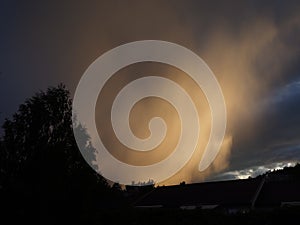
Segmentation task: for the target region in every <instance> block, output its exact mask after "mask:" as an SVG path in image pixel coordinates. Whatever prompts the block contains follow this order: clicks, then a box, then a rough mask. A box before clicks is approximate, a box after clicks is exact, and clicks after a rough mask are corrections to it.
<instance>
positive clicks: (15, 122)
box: [0, 84, 111, 224]
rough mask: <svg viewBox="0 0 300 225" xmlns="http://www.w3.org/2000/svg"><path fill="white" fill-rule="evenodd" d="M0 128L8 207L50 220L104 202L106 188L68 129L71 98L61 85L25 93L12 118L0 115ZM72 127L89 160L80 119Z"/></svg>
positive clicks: (1, 182) (0, 179)
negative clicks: (30, 94) (2, 118)
mask: <svg viewBox="0 0 300 225" xmlns="http://www.w3.org/2000/svg"><path fill="white" fill-rule="evenodd" d="M3 129H4V135H3V138H2V140H0V163H1V165H0V188H1V194H3V195H4V199H5V200H6V202H5V204H6V206H7V209H8V211H9V210H11V212H13V213H16V214H18V213H19V214H24V210H25V211H26V213H25V214H26V215H28V213H30V211H31V213H32V215H38V216H39V217H40V219H43V218H52V219H53V220H51V219H48V220H47V221H43V223H44V222H46V223H49V224H50V223H56V222H57V221H56V220H57V218H61V217H62V216H65V217H66V215H70V214H72V215H76V212H81V211H87V210H91V209H92V208H93V209H94V208H95V206H96V205H99V204H100V205H101V202H102V204H106V202H107V201H108V200H107V198H108V196H109V193H111V191H110V190H109V186H108V184H107V182H106V180H105V179H104V178H103V177H102V176H100V175H99V174H97V173H96V172H95V171H94V170H93V169H92V168H90V166H89V165H88V164H87V163H86V162H85V160H84V159H83V157H82V155H81V153H80V151H79V150H78V147H77V144H76V141H75V138H74V136H73V130H72V129H73V128H72V101H71V99H70V93H69V91H68V90H67V89H66V87H65V86H64V85H62V84H61V85H59V86H58V87H51V88H48V89H47V91H46V92H43V91H40V92H39V93H36V94H35V95H34V96H33V97H31V98H29V99H27V100H26V101H25V103H24V104H22V105H20V107H19V110H18V111H17V113H15V114H14V115H13V117H12V119H6V120H5V122H4V124H3ZM76 129H79V130H80V132H81V133H82V135H81V136H82V140H81V141H82V144H83V145H84V146H85V147H86V150H87V151H89V153H90V155H91V160H94V159H95V149H94V148H93V147H92V146H91V144H90V140H89V135H88V134H87V132H86V130H85V129H84V128H83V127H82V126H81V125H80V124H79V125H78V126H77V127H76ZM16 209H17V210H16ZM53 215H57V216H53ZM18 216H20V215H18ZM73 217H74V216H73ZM66 218H67V217H66ZM68 221H70V218H68ZM60 222H61V221H60Z"/></svg>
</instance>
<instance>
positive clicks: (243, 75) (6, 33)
mask: <svg viewBox="0 0 300 225" xmlns="http://www.w3.org/2000/svg"><path fill="white" fill-rule="evenodd" d="M299 12H300V3H299V1H148V2H146V1H145V2H139V1H13V0H2V1H1V3H0V32H1V33H0V72H1V74H0V112H1V114H0V123H1V124H2V123H3V121H4V118H5V117H8V118H10V117H11V115H12V114H13V113H14V112H16V111H17V109H18V105H19V104H21V103H23V102H24V100H25V99H26V98H28V97H30V96H32V95H33V94H34V93H35V92H37V91H38V90H45V89H46V88H47V87H48V86H53V85H57V84H58V83H60V82H63V83H65V84H66V85H67V87H68V88H69V89H70V90H71V93H72V94H73V93H74V90H75V88H76V85H77V83H78V81H79V79H80V77H81V75H82V74H83V72H84V71H85V70H86V68H87V67H88V66H89V65H90V64H91V63H92V62H93V61H94V60H95V59H96V58H97V57H98V56H100V55H101V54H102V53H104V52H105V51H107V50H109V49H111V48H113V47H116V46H118V45H120V44H124V43H127V42H130V41H136V40H144V39H159V40H166V41H170V42H175V43H178V44H181V45H183V46H186V47H188V48H190V49H191V50H193V51H194V52H196V53H197V54H199V56H200V57H202V58H203V59H204V60H205V61H206V62H207V64H208V65H209V66H210V67H211V69H212V70H213V71H214V72H215V74H216V77H217V78H218V80H219V82H220V84H221V86H222V87H223V88H224V92H225V93H224V94H225V99H226V103H227V104H228V107H229V111H228V112H229V115H228V116H229V125H228V132H229V133H230V135H231V136H232V140H233V144H232V147H231V150H230V156H229V158H228V161H229V166H228V167H227V169H226V170H225V172H226V171H227V173H225V174H224V176H223V175H220V174H217V175H218V176H219V178H220V177H222V176H223V177H225V176H229V177H237V174H238V172H232V171H243V173H246V174H247V171H248V172H249V171H253V170H258V168H260V169H259V170H263V169H262V168H275V167H276V166H277V165H281V166H282V165H285V164H286V163H288V162H296V161H300V16H299V15H300V13H299ZM246 170H247V171H246ZM245 171H246V172H245ZM249 173H250V174H252V173H251V172H249ZM253 174H254V172H253Z"/></svg>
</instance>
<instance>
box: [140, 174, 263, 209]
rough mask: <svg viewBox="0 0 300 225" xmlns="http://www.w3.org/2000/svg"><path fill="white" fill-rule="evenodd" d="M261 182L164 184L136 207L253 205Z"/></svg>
mask: <svg viewBox="0 0 300 225" xmlns="http://www.w3.org/2000/svg"><path fill="white" fill-rule="evenodd" d="M261 181H262V179H247V180H230V181H219V182H207V183H197V184H185V185H175V186H163V187H158V188H156V189H154V190H153V191H152V192H150V193H148V194H147V195H145V196H144V197H142V198H141V199H140V200H139V201H137V202H136V203H135V206H137V207H142V206H144V207H145V206H157V205H161V206H163V207H180V206H193V205H194V206H205V205H248V206H250V205H251V203H252V201H253V199H254V196H255V193H256V191H257V190H258V189H259V185H260V184H261Z"/></svg>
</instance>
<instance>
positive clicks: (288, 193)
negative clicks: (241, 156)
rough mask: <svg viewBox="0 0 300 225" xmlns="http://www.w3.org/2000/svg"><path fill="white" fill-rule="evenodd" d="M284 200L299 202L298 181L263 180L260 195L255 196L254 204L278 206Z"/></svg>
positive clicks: (299, 190)
mask: <svg viewBox="0 0 300 225" xmlns="http://www.w3.org/2000/svg"><path fill="white" fill-rule="evenodd" d="M285 202H300V182H299V181H291V180H285V181H270V182H265V184H264V186H263V188H262V190H261V193H260V195H259V196H258V198H257V201H256V206H258V207H264V206H271V205H272V206H280V205H281V203H285Z"/></svg>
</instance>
